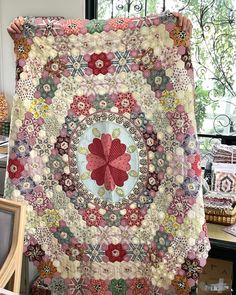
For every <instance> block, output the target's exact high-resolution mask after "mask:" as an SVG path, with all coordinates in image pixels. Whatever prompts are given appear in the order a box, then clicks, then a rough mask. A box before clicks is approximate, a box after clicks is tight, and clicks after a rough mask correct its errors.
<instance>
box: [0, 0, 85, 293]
mask: <svg viewBox="0 0 236 295" xmlns="http://www.w3.org/2000/svg"><path fill="white" fill-rule="evenodd" d="M20 15H22V16H27V15H30V16H39V15H40V16H64V17H65V18H84V16H85V1H84V0H38V1H35V0H20V1H19V0H18V1H17V0H0V92H3V93H5V95H6V97H7V102H8V106H9V110H11V108H12V102H13V95H14V88H15V56H14V51H13V48H14V46H13V41H12V39H11V38H10V36H9V35H8V33H7V30H6V29H7V27H8V25H9V24H10V23H11V21H12V20H13V19H14V18H15V17H17V16H20ZM36 276H37V270H36V269H35V267H34V266H33V264H32V263H30V264H29V265H28V264H27V262H25V263H24V266H23V273H22V281H23V282H22V290H23V292H24V294H27V293H28V292H27V291H28V290H27V289H28V288H27V285H28V284H27V283H26V284H24V283H25V281H26V282H27V281H28V282H29V283H30V284H31V283H32V281H33V279H34V278H35V277H36Z"/></svg>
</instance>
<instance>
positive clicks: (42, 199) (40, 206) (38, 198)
mask: <svg viewBox="0 0 236 295" xmlns="http://www.w3.org/2000/svg"><path fill="white" fill-rule="evenodd" d="M25 199H26V200H27V201H28V202H29V203H30V205H32V206H33V208H34V210H35V211H36V212H37V213H38V215H43V212H44V210H45V209H47V208H48V209H52V208H53V205H52V203H51V201H50V200H49V199H48V197H47V196H46V194H45V193H44V192H43V188H42V187H41V186H37V187H36V188H35V189H34V191H33V192H32V193H31V194H26V196H25Z"/></svg>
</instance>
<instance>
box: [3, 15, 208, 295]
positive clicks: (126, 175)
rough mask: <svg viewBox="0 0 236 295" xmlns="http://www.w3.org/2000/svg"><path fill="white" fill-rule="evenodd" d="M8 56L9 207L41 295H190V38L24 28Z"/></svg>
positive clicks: (28, 23) (193, 214)
mask: <svg viewBox="0 0 236 295" xmlns="http://www.w3.org/2000/svg"><path fill="white" fill-rule="evenodd" d="M14 43H15V54H16V93H15V97H14V106H13V111H12V121H11V134H10V151H9V162H8V169H7V171H8V173H7V179H6V186H5V197H7V198H11V199H15V200H18V201H20V202H23V203H25V204H26V207H27V223H26V230H25V245H24V252H25V255H26V256H27V257H28V258H29V260H30V261H32V262H33V263H34V265H35V266H36V267H37V269H38V272H39V280H38V283H39V285H40V286H41V287H42V288H43V289H44V290H47V292H46V291H45V292H46V293H45V294H56V295H59V294H71V295H77V294H88V295H89V294H99V295H103V294H114V295H125V294H127V295H129V294H134V295H141V294H142V295H143V294H153V295H154V294H180V295H185V294H189V291H190V289H191V287H192V286H194V285H195V283H196V281H197V280H198V277H199V274H200V272H201V270H202V268H203V267H204V265H205V263H206V258H207V255H208V251H209V248H210V246H209V240H208V234H207V228H206V225H205V216H204V207H203V198H202V190H201V178H200V176H201V168H200V165H199V163H200V153H199V144H198V138H197V133H196V121H195V114H194V80H193V68H192V63H191V56H190V40H189V36H188V35H187V34H186V32H184V31H182V30H181V28H180V27H179V26H178V25H177V24H176V18H175V17H174V16H173V15H172V14H170V13H165V14H161V15H155V16H148V17H144V18H116V19H110V20H106V21H105V20H90V21H89V20H72V19H69V20H66V19H64V18H59V17H26V18H25V24H24V29H23V32H22V34H19V35H17V36H16V38H15V40H14ZM43 294H44V293H43Z"/></svg>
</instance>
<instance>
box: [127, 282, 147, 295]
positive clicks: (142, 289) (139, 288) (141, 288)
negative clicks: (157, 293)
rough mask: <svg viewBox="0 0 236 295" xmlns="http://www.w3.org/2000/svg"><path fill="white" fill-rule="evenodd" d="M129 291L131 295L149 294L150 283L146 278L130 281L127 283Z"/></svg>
mask: <svg viewBox="0 0 236 295" xmlns="http://www.w3.org/2000/svg"><path fill="white" fill-rule="evenodd" d="M129 291H131V293H130V294H133V295H143V294H149V292H150V282H149V281H148V279H146V278H139V279H132V280H130V283H129Z"/></svg>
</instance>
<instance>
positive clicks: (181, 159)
mask: <svg viewBox="0 0 236 295" xmlns="http://www.w3.org/2000/svg"><path fill="white" fill-rule="evenodd" d="M170 155H171V161H170V162H169V167H170V168H172V169H171V170H172V172H171V174H172V175H174V176H177V175H187V173H188V169H190V168H191V164H190V163H189V162H188V161H186V158H185V156H183V155H176V154H175V153H171V154H170Z"/></svg>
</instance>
